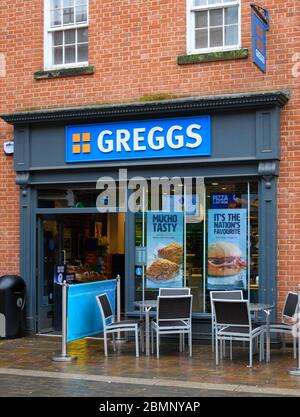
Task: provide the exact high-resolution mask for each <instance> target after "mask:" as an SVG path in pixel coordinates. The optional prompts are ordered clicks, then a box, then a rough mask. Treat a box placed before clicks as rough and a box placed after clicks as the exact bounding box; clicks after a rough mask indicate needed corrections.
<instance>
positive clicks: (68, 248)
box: [41, 213, 125, 331]
mask: <svg viewBox="0 0 300 417" xmlns="http://www.w3.org/2000/svg"><path fill="white" fill-rule="evenodd" d="M124 227H125V214H124V213H109V214H107V213H106V214H79V215H77V214H64V215H54V216H53V215H48V216H47V215H45V216H43V217H42V228H43V245H42V248H41V250H42V251H43V260H44V262H43V271H42V275H43V280H42V282H43V287H42V288H41V291H42V297H41V299H42V302H43V305H44V308H45V307H46V308H48V311H47V318H48V319H49V320H48V326H47V327H48V328H49V329H50V330H51V329H53V330H54V331H59V330H60V329H61V287H60V286H59V285H57V284H55V283H54V275H55V270H56V266H57V265H65V266H66V277H67V280H68V281H69V282H70V283H79V284H80V283H87V282H94V281H101V280H106V279H112V278H113V277H116V276H117V275H118V274H119V275H120V276H121V293H122V294H121V296H122V306H124V298H125V294H124V293H125V291H124V264H125V259H124V252H125V248H124ZM122 278H123V279H122ZM51 322H52V325H51Z"/></svg>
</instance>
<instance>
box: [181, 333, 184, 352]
mask: <svg viewBox="0 0 300 417" xmlns="http://www.w3.org/2000/svg"><path fill="white" fill-rule="evenodd" d="M184 350H185V333H182V352H184Z"/></svg>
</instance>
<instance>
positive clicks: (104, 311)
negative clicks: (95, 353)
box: [96, 293, 144, 357]
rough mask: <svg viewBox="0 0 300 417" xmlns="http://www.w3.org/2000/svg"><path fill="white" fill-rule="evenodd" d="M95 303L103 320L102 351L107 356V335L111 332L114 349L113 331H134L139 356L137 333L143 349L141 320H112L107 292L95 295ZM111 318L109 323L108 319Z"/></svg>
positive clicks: (114, 347)
mask: <svg viewBox="0 0 300 417" xmlns="http://www.w3.org/2000/svg"><path fill="white" fill-rule="evenodd" d="M96 299H97V303H98V306H99V309H100V313H101V316H102V322H103V336H104V353H105V356H108V351H107V335H108V334H110V333H111V334H112V337H113V349H114V352H115V351H116V342H115V333H118V332H134V333H135V349H136V357H139V334H140V339H141V343H142V349H143V340H144V336H143V324H142V321H136V320H122V321H114V315H113V311H112V308H111V304H110V301H109V298H108V297H107V294H106V293H104V294H100V295H97V296H96ZM110 320H111V323H109V321H110Z"/></svg>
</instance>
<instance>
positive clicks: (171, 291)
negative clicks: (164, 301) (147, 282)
mask: <svg viewBox="0 0 300 417" xmlns="http://www.w3.org/2000/svg"><path fill="white" fill-rule="evenodd" d="M190 294H191V289H190V288H189V287H183V288H160V289H159V293H158V295H159V296H169V295H171V296H173V295H174V296H176V295H190Z"/></svg>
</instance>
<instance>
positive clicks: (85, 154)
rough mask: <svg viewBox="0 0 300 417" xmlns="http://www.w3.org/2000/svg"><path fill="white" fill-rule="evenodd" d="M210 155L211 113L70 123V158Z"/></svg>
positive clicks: (67, 144)
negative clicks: (87, 123)
mask: <svg viewBox="0 0 300 417" xmlns="http://www.w3.org/2000/svg"><path fill="white" fill-rule="evenodd" d="M209 155H211V125H210V116H197V117H181V118H176V119H156V120H138V121H132V122H112V123H103V124H102V123H101V124H93V125H77V126H67V127H66V162H90V161H118V160H119V161H120V160H128V159H137V160H139V159H151V158H152V159H153V158H177V157H194V156H209Z"/></svg>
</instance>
